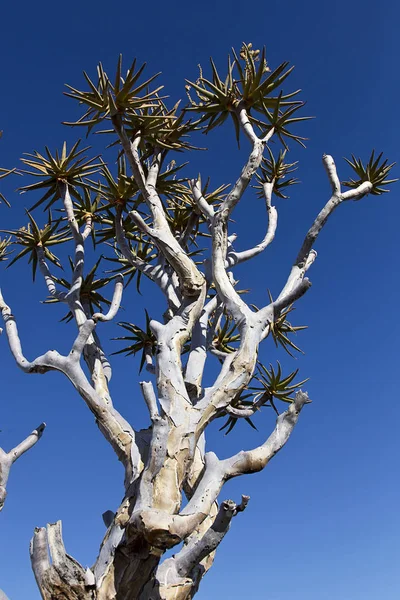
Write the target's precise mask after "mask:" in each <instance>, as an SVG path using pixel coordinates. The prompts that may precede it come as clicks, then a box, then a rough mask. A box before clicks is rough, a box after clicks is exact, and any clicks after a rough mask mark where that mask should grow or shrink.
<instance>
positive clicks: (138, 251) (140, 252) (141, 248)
mask: <svg viewBox="0 0 400 600" xmlns="http://www.w3.org/2000/svg"><path fill="white" fill-rule="evenodd" d="M129 221H130V220H129ZM130 222H132V221H130ZM125 235H126V237H127V238H128V235H129V234H125ZM132 237H133V236H132ZM129 246H130V250H131V252H132V255H133V257H134V258H136V259H138V260H140V261H142V262H143V263H147V264H150V263H151V262H152V261H153V260H154V259H155V258H156V257H157V254H158V250H156V249H155V247H154V245H153V244H152V243H151V242H149V241H147V240H143V239H142V237H141V236H140V235H139V236H135V237H133V239H132V238H130V239H129ZM114 250H115V254H116V258H111V257H107V260H108V261H110V262H113V263H117V267H116V268H115V269H114V270H110V271H109V273H112V274H117V273H122V274H123V276H124V282H125V283H124V285H125V287H127V285H129V283H130V282H131V281H132V280H133V279H134V278H135V276H136V290H137V291H138V292H139V293H140V284H141V281H142V271H141V270H140V269H138V268H137V267H136V266H133V265H132V264H131V263H130V262H129V261H128V260H127V259H126V258H125V257H124V256H122V254H121V253H120V252H119V250H118V248H117V247H116V246H115V247H114Z"/></svg>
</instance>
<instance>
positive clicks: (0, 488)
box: [0, 423, 46, 511]
mask: <svg viewBox="0 0 400 600" xmlns="http://www.w3.org/2000/svg"><path fill="white" fill-rule="evenodd" d="M45 427H46V424H45V423H41V425H39V427H38V428H37V429H34V430H33V431H32V433H31V434H30V435H28V437H27V438H25V439H24V440H23V441H22V442H21V443H20V444H18V446H15V448H13V449H12V450H10V451H9V452H5V451H4V450H3V449H2V448H0V511H1V510H2V509H3V506H4V502H5V499H6V495H7V490H6V488H7V481H8V478H9V475H10V470H11V467H12V465H13V464H14V463H15V461H16V460H18V458H20V456H22V455H23V454H25V452H27V451H28V450H30V449H31V448H32V447H33V446H34V445H35V444H36V443H37V442H38V441H39V440H40V438H41V437H42V434H43V431H44V429H45Z"/></svg>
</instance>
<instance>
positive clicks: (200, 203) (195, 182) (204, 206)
mask: <svg viewBox="0 0 400 600" xmlns="http://www.w3.org/2000/svg"><path fill="white" fill-rule="evenodd" d="M189 185H190V189H191V190H192V194H193V198H194V201H195V202H196V205H197V207H198V209H199V210H200V212H201V213H202V215H203V216H204V218H205V219H206V220H207V221H209V222H210V223H212V221H213V218H214V214H215V211H214V208H213V207H212V206H211V204H208V202H207V200H206V199H205V198H204V196H203V193H202V191H201V184H200V180H199V179H191V180H190V181H189Z"/></svg>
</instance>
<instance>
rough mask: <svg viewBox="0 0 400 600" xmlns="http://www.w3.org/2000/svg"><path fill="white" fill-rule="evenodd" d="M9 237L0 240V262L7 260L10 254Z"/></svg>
mask: <svg viewBox="0 0 400 600" xmlns="http://www.w3.org/2000/svg"><path fill="white" fill-rule="evenodd" d="M11 240H12V238H11V237H8V238H0V262H2V261H5V260H8V257H9V256H10V254H11V251H10V246H11Z"/></svg>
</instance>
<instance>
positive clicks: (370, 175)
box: [343, 150, 398, 196]
mask: <svg viewBox="0 0 400 600" xmlns="http://www.w3.org/2000/svg"><path fill="white" fill-rule="evenodd" d="M382 156H383V152H381V153H380V154H379V155H378V156H377V157H376V158H375V150H373V151H372V153H371V156H370V157H369V160H368V162H367V164H366V165H364V163H363V162H362V160H361V158H358V159H357V158H356V157H355V156H354V154H352V155H351V158H352V160H349V159H348V158H345V161H346V162H347V164H349V165H350V167H351V168H352V169H353V171H354V172H355V174H356V175H357V177H356V178H354V179H349V180H348V181H344V182H343V185H346V186H347V187H350V188H357V187H358V186H359V185H361V184H362V183H364V182H365V181H369V182H370V183H372V189H371V191H370V192H369V193H370V194H372V195H373V196H380V195H381V194H385V193H387V192H389V191H390V190H388V189H386V188H385V187H382V186H386V185H390V184H391V183H395V182H396V181H398V179H389V178H388V175H389V172H390V171H391V169H392V168H393V167H394V165H395V164H396V163H391V164H388V162H389V161H388V159H385V160H383V159H382Z"/></svg>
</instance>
